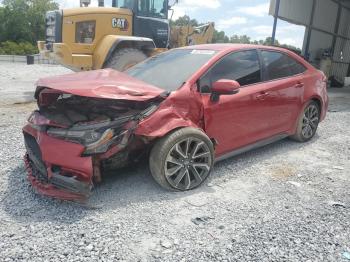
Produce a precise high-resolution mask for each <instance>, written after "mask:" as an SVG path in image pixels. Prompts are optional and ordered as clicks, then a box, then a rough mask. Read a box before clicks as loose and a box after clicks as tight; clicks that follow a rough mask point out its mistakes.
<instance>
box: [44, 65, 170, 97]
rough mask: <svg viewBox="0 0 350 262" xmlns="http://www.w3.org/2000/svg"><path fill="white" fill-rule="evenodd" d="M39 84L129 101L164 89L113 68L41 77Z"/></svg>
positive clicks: (61, 89)
mask: <svg viewBox="0 0 350 262" xmlns="http://www.w3.org/2000/svg"><path fill="white" fill-rule="evenodd" d="M42 87H46V88H50V89H54V90H58V91H61V92H62V93H69V94H73V95H77V96H85V97H94V98H106V99H116V100H131V101H147V100H149V99H152V98H156V97H158V96H160V95H161V94H163V93H164V92H165V90H163V89H160V88H158V87H155V86H153V85H150V84H147V83H145V82H143V81H140V80H138V79H136V78H133V77H131V76H128V75H127V74H125V73H122V72H119V71H115V70H113V69H102V70H95V71H89V72H81V73H74V74H68V75H61V76H54V77H47V78H42V79H40V80H39V81H38V82H37V88H42Z"/></svg>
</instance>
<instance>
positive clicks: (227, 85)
mask: <svg viewBox="0 0 350 262" xmlns="http://www.w3.org/2000/svg"><path fill="white" fill-rule="evenodd" d="M240 88H241V85H240V84H239V83H238V82H237V81H235V80H229V79H220V80H218V81H216V82H215V83H213V85H212V88H211V100H212V101H213V102H216V101H218V100H219V97H220V95H234V94H237V93H238V92H239V89H240Z"/></svg>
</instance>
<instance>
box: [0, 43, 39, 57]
mask: <svg viewBox="0 0 350 262" xmlns="http://www.w3.org/2000/svg"><path fill="white" fill-rule="evenodd" d="M36 53H38V49H37V48H36V47H35V46H34V45H32V44H31V43H29V42H22V43H19V44H17V43H15V42H11V41H6V42H3V43H0V55H32V54H36Z"/></svg>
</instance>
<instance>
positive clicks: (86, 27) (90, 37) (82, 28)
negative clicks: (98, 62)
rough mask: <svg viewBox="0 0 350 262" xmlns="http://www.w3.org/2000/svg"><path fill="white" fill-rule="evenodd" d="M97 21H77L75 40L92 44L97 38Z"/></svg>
mask: <svg viewBox="0 0 350 262" xmlns="http://www.w3.org/2000/svg"><path fill="white" fill-rule="evenodd" d="M95 28H96V21H84V22H78V23H76V28H75V42H76V43H81V44H92V42H93V41H94V39H95Z"/></svg>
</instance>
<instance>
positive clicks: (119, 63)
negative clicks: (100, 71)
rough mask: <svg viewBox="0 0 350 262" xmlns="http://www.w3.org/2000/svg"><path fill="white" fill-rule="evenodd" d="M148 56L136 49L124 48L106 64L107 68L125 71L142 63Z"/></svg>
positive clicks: (114, 54) (115, 53)
mask: <svg viewBox="0 0 350 262" xmlns="http://www.w3.org/2000/svg"><path fill="white" fill-rule="evenodd" d="M146 58H147V56H146V55H145V54H144V53H143V52H142V51H141V50H138V49H135V48H123V49H119V50H116V51H115V52H114V53H113V55H112V57H111V58H110V59H109V60H108V61H107V63H106V64H105V66H104V67H105V68H113V69H115V70H118V71H121V72H123V71H125V70H126V69H128V68H130V67H132V66H134V65H136V64H138V63H140V62H142V61H143V60H145V59H146Z"/></svg>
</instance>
